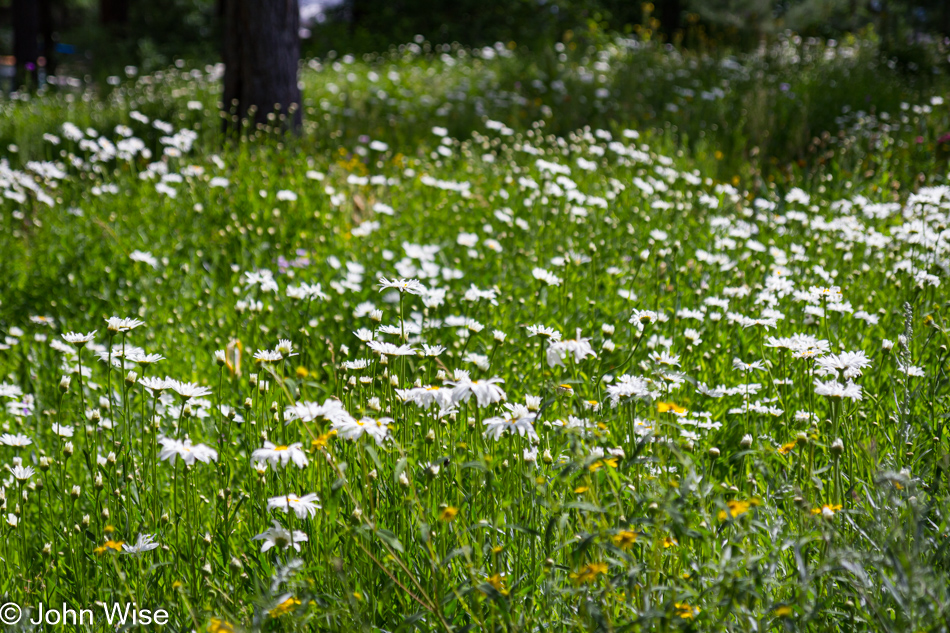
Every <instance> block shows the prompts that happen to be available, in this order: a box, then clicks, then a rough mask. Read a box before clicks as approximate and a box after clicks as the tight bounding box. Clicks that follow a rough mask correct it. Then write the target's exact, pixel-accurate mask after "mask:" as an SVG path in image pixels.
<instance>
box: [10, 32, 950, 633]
mask: <svg viewBox="0 0 950 633" xmlns="http://www.w3.org/2000/svg"><path fill="white" fill-rule="evenodd" d="M869 50H870V46H869V45H867V44H866V43H862V42H860V41H854V42H849V43H840V44H839V43H834V42H832V43H825V42H803V41H801V40H797V39H788V40H785V41H783V42H781V43H780V44H778V45H776V47H775V48H774V49H772V50H769V51H766V52H760V53H757V54H756V55H749V56H747V57H729V58H723V57H711V56H684V55H681V54H679V53H676V52H675V51H666V50H664V49H663V48H662V47H660V46H654V45H649V44H644V43H640V42H636V41H632V40H616V41H613V40H604V41H599V42H597V43H595V44H590V45H588V46H586V47H585V46H573V45H572V46H566V47H565V46H561V45H559V47H558V48H556V49H552V50H551V51H549V52H548V54H546V55H542V56H536V57H533V58H531V60H530V63H529V62H528V61H527V60H525V59H521V58H519V55H520V53H519V52H518V51H512V50H509V48H508V47H505V46H500V45H499V46H497V47H494V48H487V49H465V48H461V47H458V46H445V47H441V46H440V47H433V46H430V45H429V44H428V43H420V44H411V45H407V46H404V47H401V48H400V49H394V50H393V51H392V52H390V53H388V54H386V55H380V56H368V57H367V58H365V59H353V58H329V59H323V60H313V61H311V62H309V63H308V64H306V65H304V67H303V68H302V70H301V82H302V85H303V86H304V91H303V92H304V97H305V100H306V104H305V108H306V114H305V117H304V118H305V121H306V123H305V129H304V131H303V133H302V134H300V135H299V136H293V135H279V134H274V133H273V131H272V130H271V129H270V126H265V127H262V128H261V129H256V130H253V129H245V131H244V134H243V136H244V137H245V138H244V139H243V141H241V140H233V139H232V140H224V138H223V137H222V135H221V133H220V129H221V117H220V115H219V113H218V109H217V105H216V100H217V98H218V94H219V92H220V88H219V86H220V68H216V67H207V68H195V69H192V68H189V67H188V66H187V65H184V64H183V65H181V66H180V67H175V68H170V69H168V70H166V71H163V72H161V73H157V74H153V75H147V76H139V75H137V74H136V72H135V69H132V68H130V69H127V70H128V72H127V76H126V77H122V78H116V80H115V81H114V82H110V84H114V85H109V86H108V87H107V88H106V89H102V88H99V89H96V90H93V89H92V88H90V87H86V86H84V84H83V82H82V81H80V80H74V79H70V78H67V77H62V78H57V84H56V85H55V86H52V87H49V88H47V89H44V91H43V93H41V94H39V95H36V94H34V95H22V96H20V97H18V98H13V99H7V100H5V101H3V102H2V104H0V140H2V141H3V145H2V147H0V154H2V156H3V159H2V162H0V188H2V190H3V197H2V201H0V227H2V228H0V271H2V285H0V400H2V403H3V407H2V409H0V426H2V435H0V464H2V465H3V470H2V473H0V483H2V488H0V494H2V497H0V503H2V513H0V533H2V538H0V570H2V573H0V603H6V604H4V606H3V607H2V608H0V618H5V617H9V618H11V619H10V620H6V619H4V620H3V623H4V625H5V626H6V628H4V630H23V631H27V630H35V631H46V630H54V628H55V626H54V625H56V624H59V625H61V626H64V627H65V628H64V630H76V631H99V630H118V629H122V630H126V629H128V630H161V626H162V625H164V626H165V627H166V629H165V630H175V631H190V630H194V631H211V632H214V633H221V632H227V631H316V630H321V631H322V630H328V631H330V630H346V631H354V630H359V631H397V630H399V631H410V630H418V631H449V630H451V631H495V630H499V631H501V630H504V631H538V630H550V631H566V630H605V631H638V630H643V631H647V630H708V631H723V630H728V631H761V630H786V629H787V630H811V631H832V630H842V631H865V630H867V631H938V630H946V629H947V627H948V618H950V595H948V566H950V538H948V534H950V525H948V520H950V509H948V508H950V491H948V488H947V476H948V472H950V460H948V446H950V434H948V433H947V429H946V426H947V419H948V416H950V408H948V390H947V381H948V374H947V372H948V354H950V352H948V345H950V340H948V334H947V327H948V324H947V322H946V310H947V307H948V296H947V294H946V287H947V286H946V275H947V271H948V261H950V260H948V256H950V240H948V237H950V233H948V226H947V225H948V216H950V187H948V182H947V171H948V170H947V164H946V156H947V154H946V150H947V147H946V142H945V141H943V142H942V141H941V135H942V134H944V133H945V132H946V131H948V130H950V109H948V104H947V103H946V102H944V101H943V99H942V98H941V97H940V96H939V95H940V90H939V87H940V86H942V85H944V84H942V83H940V82H941V81H943V80H942V79H941V78H939V77H938V78H936V79H933V78H931V79H930V80H928V82H929V83H923V84H921V85H914V86H902V85H898V83H897V80H896V79H894V78H893V76H892V75H889V74H888V72H887V65H886V63H883V62H880V61H879V60H877V59H876V58H875V57H874V55H873V54H872V52H873V51H872V52H869ZM519 73H520V74H519ZM835 77H838V78H839V79H840V80H841V81H844V80H845V79H847V78H848V77H850V78H851V79H852V80H853V81H855V82H858V81H862V80H861V78H862V77H864V78H865V80H866V81H865V83H864V84H862V85H860V86H858V87H855V85H854V84H852V85H851V86H850V88H841V87H840V86H839V87H838V88H836V89H833V88H831V87H827V88H826V87H825V86H830V84H829V83H828V82H831V84H834V83H835V80H834V78H835ZM822 82H824V83H822ZM889 82H891V83H889ZM875 86H877V90H875ZM834 90H839V91H842V92H846V91H847V90H852V91H854V92H855V97H854V99H855V101H856V105H855V106H854V107H851V106H846V107H844V108H843V109H842V108H838V110H837V111H834V112H828V113H826V114H827V116H826V119H827V125H828V128H827V129H825V130H822V131H825V132H827V134H825V135H821V134H820V133H819V131H818V130H814V129H804V128H803V127H801V125H800V121H801V120H803V117H804V115H805V113H806V112H810V111H811V110H812V109H815V108H818V107H819V106H821V101H820V97H822V95H825V94H826V93H828V92H833V91H834ZM862 90H863V91H872V92H874V98H875V99H877V100H878V101H876V102H875V108H874V111H872V109H870V108H869V109H867V110H864V111H862V110H861V104H862V103H863V102H864V101H863V100H864V99H865V94H864V92H862ZM849 98H850V97H849ZM868 98H870V97H868ZM816 104H817V105H816ZM755 107H759V108H760V110H761V109H763V108H764V111H766V112H768V113H770V114H769V115H768V117H766V118H764V119H763V120H760V121H757V122H756V121H753V120H752V119H753V118H754V116H755V112H756V111H757V110H755ZM769 117H771V118H769ZM279 123H280V122H279V121H278V120H277V119H276V118H275V119H274V126H273V127H274V128H276V127H279ZM796 126H798V127H796ZM768 131H771V134H768V133H765V132H768ZM812 135H814V136H815V138H814V141H813V142H812V141H811V140H810V138H811V136H812ZM793 137H795V138H798V137H802V138H804V139H805V142H804V145H803V146H804V147H806V150H805V152H804V153H803V154H802V159H801V160H800V161H798V162H791V163H790V164H788V165H785V164H781V163H779V162H777V161H771V162H769V160H761V161H759V160H758V159H757V156H758V157H759V158H761V156H764V155H766V154H768V155H769V156H771V154H769V151H770V150H769V147H771V148H773V149H775V147H776V146H777V145H776V144H782V143H784V144H791V143H793V141H794V142H797V141H795V138H793ZM776 139H778V140H776ZM799 140H801V139H799ZM769 143H771V145H769ZM753 145H754V147H753ZM782 147H784V145H782ZM114 603H121V604H131V605H133V610H138V611H139V612H140V613H139V616H140V620H139V621H137V622H135V623H133V622H132V619H131V616H129V618H128V620H127V621H125V620H121V621H120V620H117V619H115V618H118V617H119V616H118V615H116V614H111V615H112V616H114V617H113V618H112V619H109V620H107V619H106V617H105V616H104V611H107V610H108V608H110V606H111V605H113V604H114ZM10 604H13V605H14V606H15V607H16V609H17V610H21V611H22V613H21V614H20V615H21V617H20V618H19V619H18V623H17V624H13V620H12V616H13V615H14V614H15V613H14V610H13V608H12V607H9V605H10ZM61 605H67V606H68V607H70V608H72V609H75V610H76V611H77V612H78V611H79V610H80V609H90V610H92V611H94V613H95V621H94V623H92V624H89V623H88V622H86V623H83V624H82V625H80V624H75V625H73V624H71V623H70V622H71V620H69V619H68V618H70V617H71V616H70V614H68V613H61V612H53V613H51V612H50V611H51V610H59V609H60V608H61ZM159 609H162V610H164V611H166V612H167V621H166V622H167V623H163V622H158V621H155V622H152V623H151V624H150V623H148V622H146V621H145V619H141V618H142V617H143V616H142V614H143V613H146V611H145V610H147V611H150V612H151V613H152V617H154V614H155V613H156V612H157V610H159ZM44 610H45V615H43V614H44ZM144 617H148V616H147V615H146V616H144ZM38 618H39V619H40V622H39V623H34V624H31V621H36V620H37V619H38ZM50 618H56V619H57V622H52V621H51V619H50ZM60 619H62V620H63V621H64V622H65V623H69V624H68V626H67V625H66V624H65V623H61V622H59V620H60ZM123 627H124V628H123ZM156 627H158V628H156Z"/></svg>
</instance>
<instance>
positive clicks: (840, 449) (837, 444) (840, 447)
mask: <svg viewBox="0 0 950 633" xmlns="http://www.w3.org/2000/svg"><path fill="white" fill-rule="evenodd" d="M842 453H844V442H842V441H841V438H840V437H839V438H838V439H836V440H835V441H834V442H832V443H831V454H832V455H834V456H835V457H841V454H842Z"/></svg>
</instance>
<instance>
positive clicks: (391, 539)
mask: <svg viewBox="0 0 950 633" xmlns="http://www.w3.org/2000/svg"><path fill="white" fill-rule="evenodd" d="M376 536H378V537H379V538H381V539H382V540H383V541H385V542H386V544H387V545H389V546H390V547H391V548H393V549H394V550H396V551H397V552H400V553H403V552H405V551H406V550H405V549H403V547H402V543H400V542H399V539H398V538H396V535H395V534H393V533H392V532H390V531H389V530H386V529H383V528H377V529H376Z"/></svg>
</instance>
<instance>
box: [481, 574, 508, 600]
mask: <svg viewBox="0 0 950 633" xmlns="http://www.w3.org/2000/svg"><path fill="white" fill-rule="evenodd" d="M485 582H487V583H488V584H489V585H491V586H492V587H494V588H495V591H497V592H498V593H500V594H501V595H503V596H507V595H508V590H507V589H505V579H504V578H502V577H501V574H494V575H493V576H489V577H488V578H486V579H485Z"/></svg>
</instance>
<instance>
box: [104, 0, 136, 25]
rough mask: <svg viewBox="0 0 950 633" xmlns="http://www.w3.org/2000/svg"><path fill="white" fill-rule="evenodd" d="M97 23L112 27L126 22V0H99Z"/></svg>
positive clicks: (127, 21)
mask: <svg viewBox="0 0 950 633" xmlns="http://www.w3.org/2000/svg"><path fill="white" fill-rule="evenodd" d="M99 23H100V24H102V25H103V26H112V27H115V26H119V27H121V26H125V25H126V24H128V23H129V2H128V0H99Z"/></svg>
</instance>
